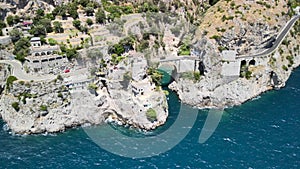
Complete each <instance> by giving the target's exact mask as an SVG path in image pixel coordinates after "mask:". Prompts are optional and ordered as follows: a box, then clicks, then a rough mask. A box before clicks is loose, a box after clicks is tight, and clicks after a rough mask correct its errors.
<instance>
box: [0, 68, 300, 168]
mask: <svg viewBox="0 0 300 169" xmlns="http://www.w3.org/2000/svg"><path fill="white" fill-rule="evenodd" d="M168 97H169V111H170V117H169V119H168V122H167V124H166V125H165V126H163V127H160V128H159V129H157V130H155V131H153V132H151V133H150V134H149V133H141V132H138V131H135V130H132V129H129V128H124V127H118V126H112V127H113V128H114V130H116V131H118V132H121V133H122V134H128V135H129V136H132V137H149V135H151V136H153V135H156V134H157V135H159V134H161V133H163V132H164V131H166V130H168V128H170V126H172V124H173V123H174V121H175V120H176V118H177V114H178V112H179V109H180V105H181V104H180V102H179V101H178V98H177V96H176V95H175V94H174V93H172V92H171V93H170V95H169V96H168ZM181 106H186V105H181ZM189 110H195V109H192V108H191V107H188V106H186V109H185V111H189ZM197 111H198V110H197ZM185 113H186V116H188V115H189V113H188V112H185ZM207 115H208V111H207V110H199V111H198V115H197V120H196V122H195V124H194V125H193V126H192V127H191V129H190V131H189V133H188V134H187V136H186V137H185V138H184V139H183V140H182V141H181V142H180V143H179V144H177V145H176V146H175V147H173V148H172V149H170V150H169V151H166V152H164V153H162V154H159V155H156V156H152V157H149V158H135V159H133V158H127V157H122V156H118V155H115V154H112V153H110V152H108V151H106V150H104V149H102V148H101V147H100V146H98V145H97V144H95V143H94V142H93V141H92V139H91V138H90V137H89V136H88V135H87V134H86V132H85V130H84V129H82V128H77V129H69V130H67V131H66V132H64V133H58V134H54V135H32V136H13V135H11V134H9V133H8V132H7V131H4V130H2V129H1V130H0V168H72V169H75V168H147V169H151V168H247V169H251V168H259V169H261V168H278V169H283V168H288V169H290V168H300V69H299V68H298V69H296V70H295V71H294V72H293V74H292V75H291V77H290V79H289V81H288V82H287V85H286V87H285V88H282V89H280V90H274V91H269V92H266V93H264V94H262V95H261V96H259V97H258V98H255V99H253V100H251V101H248V102H246V103H245V104H243V105H241V106H236V107H233V108H228V109H226V110H225V112H224V113H223V116H222V119H221V121H220V123H219V125H218V127H217V129H216V130H215V132H214V133H213V135H212V136H211V137H210V138H209V139H208V140H207V141H206V142H205V143H203V144H200V143H198V139H199V134H200V132H201V130H202V128H203V125H204V122H205V120H206V118H207ZM4 124H5V123H4V122H3V121H0V126H3V125H4ZM107 134H108V135H109V133H107ZM112 146H113V145H112Z"/></svg>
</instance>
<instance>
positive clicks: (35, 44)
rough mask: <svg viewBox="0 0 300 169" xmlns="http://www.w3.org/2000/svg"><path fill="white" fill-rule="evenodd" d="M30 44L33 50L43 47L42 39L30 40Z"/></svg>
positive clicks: (34, 38)
mask: <svg viewBox="0 0 300 169" xmlns="http://www.w3.org/2000/svg"><path fill="white" fill-rule="evenodd" d="M30 44H31V47H32V48H35V47H40V46H42V43H41V38H40V37H33V38H31V39H30Z"/></svg>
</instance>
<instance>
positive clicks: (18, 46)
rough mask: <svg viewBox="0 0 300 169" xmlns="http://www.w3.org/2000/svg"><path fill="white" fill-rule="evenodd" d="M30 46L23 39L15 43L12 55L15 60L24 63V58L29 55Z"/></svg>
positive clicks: (27, 40)
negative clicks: (14, 56)
mask: <svg viewBox="0 0 300 169" xmlns="http://www.w3.org/2000/svg"><path fill="white" fill-rule="evenodd" d="M30 46H31V44H30V42H29V39H27V38H25V37H23V38H21V39H20V40H18V41H17V42H16V43H15V48H14V51H13V53H14V54H15V55H16V59H17V60H19V61H21V62H24V61H25V57H26V56H27V55H28V54H29V47H30Z"/></svg>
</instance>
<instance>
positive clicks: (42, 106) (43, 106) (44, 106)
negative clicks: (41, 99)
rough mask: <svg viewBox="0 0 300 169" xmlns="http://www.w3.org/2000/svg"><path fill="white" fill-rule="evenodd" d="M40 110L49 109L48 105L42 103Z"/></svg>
mask: <svg viewBox="0 0 300 169" xmlns="http://www.w3.org/2000/svg"><path fill="white" fill-rule="evenodd" d="M40 110H41V111H48V107H47V105H41V106H40Z"/></svg>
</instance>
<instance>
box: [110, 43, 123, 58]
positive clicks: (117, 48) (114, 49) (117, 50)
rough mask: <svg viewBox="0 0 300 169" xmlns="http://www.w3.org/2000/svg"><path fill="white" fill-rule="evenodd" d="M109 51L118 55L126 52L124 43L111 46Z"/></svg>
mask: <svg viewBox="0 0 300 169" xmlns="http://www.w3.org/2000/svg"><path fill="white" fill-rule="evenodd" d="M108 52H109V53H110V54H117V55H118V56H120V55H122V54H123V53H124V52H125V48H124V46H123V45H122V44H118V43H117V44H114V45H113V46H111V47H109V49H108Z"/></svg>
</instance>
